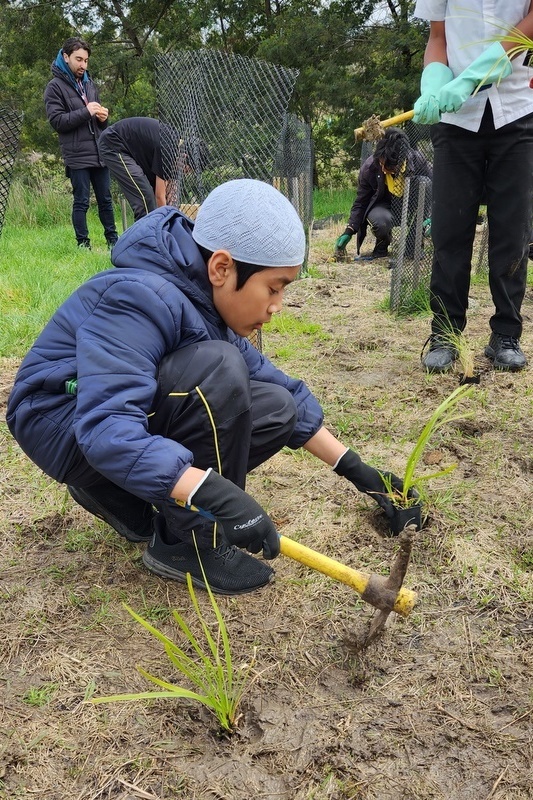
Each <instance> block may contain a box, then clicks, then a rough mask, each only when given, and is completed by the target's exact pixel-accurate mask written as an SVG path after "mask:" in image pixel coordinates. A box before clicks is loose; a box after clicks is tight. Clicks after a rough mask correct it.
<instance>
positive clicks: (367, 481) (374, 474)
mask: <svg viewBox="0 0 533 800" xmlns="http://www.w3.org/2000/svg"><path fill="white" fill-rule="evenodd" d="M335 472H336V473H337V475H342V477H343V478H347V479H348V480H349V481H351V483H353V485H354V486H355V488H356V489H359V491H360V492H364V494H368V495H370V496H371V497H372V498H373V499H374V500H375V501H376V503H378V505H380V506H381V508H382V509H383V511H384V512H385V514H386V515H387V517H389V519H391V518H392V516H393V514H394V511H393V506H392V501H391V499H390V497H388V496H387V486H386V484H385V483H384V482H383V478H385V479H386V480H389V481H390V484H391V486H392V488H393V489H398V490H399V491H400V492H401V491H402V489H403V484H402V481H401V480H400V478H398V477H397V476H396V475H394V474H393V473H392V472H379V471H378V470H377V469H374V468H373V467H370V466H369V465H368V464H365V463H364V462H363V461H361V458H360V457H359V456H358V455H357V453H355V452H354V451H353V450H347V451H346V453H345V454H344V455H343V456H342V457H341V459H340V460H339V462H338V464H337V466H336V467H335Z"/></svg>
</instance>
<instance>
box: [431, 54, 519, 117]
mask: <svg viewBox="0 0 533 800" xmlns="http://www.w3.org/2000/svg"><path fill="white" fill-rule="evenodd" d="M512 71H513V65H512V64H511V62H510V61H509V58H508V57H507V53H506V52H505V50H504V49H503V47H502V46H501V43H500V42H494V43H493V44H491V46H490V47H488V48H487V49H486V50H484V51H483V52H482V53H481V55H480V56H478V57H477V58H476V59H475V60H474V61H472V63H471V64H470V66H469V67H467V68H466V69H464V70H463V71H462V72H461V73H460V75H458V76H457V78H454V79H453V81H450V83H447V84H446V85H445V86H443V87H442V89H441V90H440V93H439V108H440V110H441V113H443V112H444V111H450V112H455V111H459V109H460V108H461V106H462V105H463V103H464V102H465V100H467V99H468V98H469V97H470V95H471V94H472V92H474V91H475V90H476V89H477V88H478V87H479V86H488V85H489V84H491V83H499V82H500V81H501V80H502V78H506V77H507V76H508V75H510V74H511V72H512Z"/></svg>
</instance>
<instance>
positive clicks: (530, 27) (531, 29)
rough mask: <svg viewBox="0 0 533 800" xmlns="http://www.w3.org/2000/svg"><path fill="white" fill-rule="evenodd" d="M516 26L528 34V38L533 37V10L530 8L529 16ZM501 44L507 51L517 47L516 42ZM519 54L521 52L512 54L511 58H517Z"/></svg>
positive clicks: (525, 34)
mask: <svg viewBox="0 0 533 800" xmlns="http://www.w3.org/2000/svg"><path fill="white" fill-rule="evenodd" d="M530 8H531V7H530ZM515 28H518V30H519V31H520V32H521V33H523V34H524V36H527V37H528V39H533V10H530V11H529V14H527V16H525V17H524V19H523V20H522V21H521V22H519V23H518V25H515ZM501 45H502V47H503V49H504V50H505V51H506V52H507V51H508V50H511V49H512V48H513V47H516V43H515V42H501ZM521 53H522V54H523V51H521ZM517 55H520V53H515V55H513V56H511V60H512V59H513V58H516V56H517Z"/></svg>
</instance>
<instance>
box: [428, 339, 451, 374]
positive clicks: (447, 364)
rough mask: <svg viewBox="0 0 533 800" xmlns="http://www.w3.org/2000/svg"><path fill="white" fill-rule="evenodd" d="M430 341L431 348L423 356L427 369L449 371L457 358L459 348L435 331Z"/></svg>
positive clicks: (430, 370) (429, 370)
mask: <svg viewBox="0 0 533 800" xmlns="http://www.w3.org/2000/svg"><path fill="white" fill-rule="evenodd" d="M428 341H429V350H428V352H427V353H426V354H425V356H424V357H423V358H422V364H423V366H424V367H425V369H426V371H427V372H448V370H450V369H451V368H452V367H453V365H454V363H455V361H456V359H457V350H456V349H455V347H453V346H452V345H451V344H450V342H448V341H446V339H445V338H443V337H442V336H439V335H438V334H435V333H433V334H432V335H431V336H430V337H429V339H428ZM426 344H427V343H426Z"/></svg>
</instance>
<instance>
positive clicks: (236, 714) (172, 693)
mask: <svg viewBox="0 0 533 800" xmlns="http://www.w3.org/2000/svg"><path fill="white" fill-rule="evenodd" d="M200 564H201V562H200ZM202 574H203V577H204V581H205V585H206V588H207V592H208V595H209V600H210V602H211V606H212V608H213V611H214V613H215V617H216V626H215V631H214V632H211V630H210V628H209V625H208V623H207V622H206V620H205V617H204V615H203V614H202V611H201V609H200V606H199V603H198V599H197V597H196V594H195V591H194V587H193V583H192V579H191V576H190V574H189V573H187V588H188V590H189V595H190V597H191V601H192V605H193V608H194V611H195V613H196V616H197V618H198V620H199V622H200V625H201V628H202V632H203V635H204V639H205V643H202V642H201V641H200V640H199V639H198V638H197V637H196V636H195V634H194V633H193V631H192V630H191V628H190V627H189V625H188V623H187V622H186V620H185V619H184V617H183V616H182V615H181V614H180V613H179V612H178V611H176V610H172V612H171V613H172V616H173V618H174V621H175V622H176V623H177V625H178V627H179V628H180V630H181V632H182V633H183V634H184V636H185V639H186V642H187V644H188V645H189V646H190V648H191V650H192V651H193V655H192V656H191V655H189V653H187V652H186V651H185V649H183V648H182V647H180V646H179V645H177V644H176V643H175V642H173V641H172V640H171V639H169V638H168V637H167V636H165V634H164V633H162V632H161V631H159V630H158V629H157V628H155V627H154V626H153V625H151V624H150V622H148V620H146V619H144V617H142V616H141V615H140V614H137V613H136V612H135V611H134V610H133V609H132V608H130V606H128V605H127V604H126V603H123V606H124V608H125V609H126V611H128V613H129V614H131V616H132V617H133V619H134V620H136V621H137V622H138V623H139V624H140V625H142V626H143V628H146V630H147V631H149V632H150V633H151V634H152V635H153V636H155V638H156V639H158V640H159V641H160V642H161V643H162V645H163V647H164V650H165V653H166V654H167V656H168V658H169V661H170V663H171V664H172V665H173V667H175V668H176V669H177V671H178V672H179V673H181V675H183V676H184V677H185V678H187V679H188V681H189V682H190V683H191V684H192V686H194V687H195V690H191V689H187V688H184V687H182V686H179V685H177V684H174V683H169V682H168V681H165V680H162V679H160V678H158V677H156V676H155V675H151V674H150V673H149V672H147V671H146V670H145V669H143V668H142V667H140V666H137V669H138V671H139V672H140V674H141V675H142V676H143V677H144V678H146V679H147V680H148V681H150V682H151V683H154V684H155V685H156V686H158V687H160V691H146V692H137V693H131V694H115V695H109V696H107V697H93V698H91V699H90V700H88V701H87V702H89V703H93V704H98V703H114V702H117V701H123V700H156V699H164V698H168V699H173V700H175V699H178V698H186V699H189V700H195V701H197V702H198V703H201V704H202V705H204V706H206V707H207V708H208V709H209V710H210V711H212V712H213V714H214V715H215V716H216V718H217V719H218V721H219V723H220V727H221V731H222V732H223V733H232V732H233V731H235V729H236V727H237V725H238V721H239V718H240V704H241V700H242V697H243V695H244V694H245V692H246V691H248V690H249V689H250V687H251V685H252V683H253V681H254V680H255V678H256V677H257V673H256V672H255V671H254V664H255V648H254V652H253V656H252V658H251V659H250V661H249V663H248V664H244V665H242V666H240V667H235V665H234V663H233V659H232V656H231V650H230V640H229V634H228V630H227V628H226V624H225V622H224V619H223V617H222V614H221V612H220V609H219V607H218V604H217V602H216V600H215V596H214V594H213V592H212V591H211V588H210V586H209V584H208V583H207V580H206V577H205V573H204V571H203V567H202Z"/></svg>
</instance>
